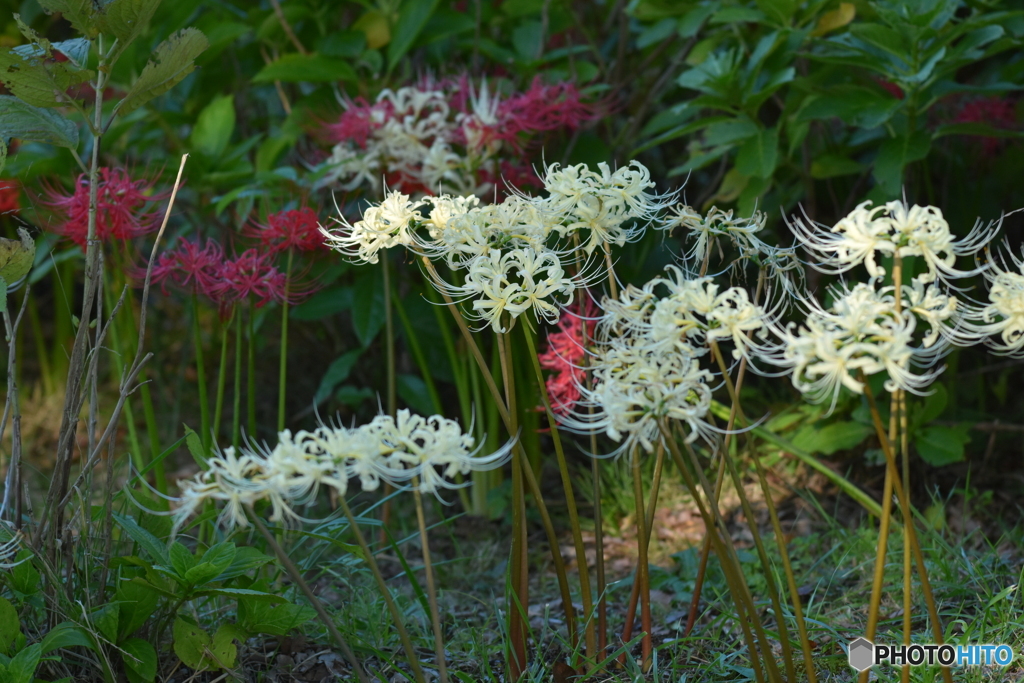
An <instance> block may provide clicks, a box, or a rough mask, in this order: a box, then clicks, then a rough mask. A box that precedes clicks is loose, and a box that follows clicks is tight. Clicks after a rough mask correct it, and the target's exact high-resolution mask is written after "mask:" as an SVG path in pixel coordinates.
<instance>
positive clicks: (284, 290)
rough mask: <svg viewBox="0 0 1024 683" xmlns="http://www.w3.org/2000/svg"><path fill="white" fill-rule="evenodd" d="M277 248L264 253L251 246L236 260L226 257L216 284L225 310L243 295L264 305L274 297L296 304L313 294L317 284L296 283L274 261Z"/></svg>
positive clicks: (275, 299)
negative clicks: (297, 284) (226, 259)
mask: <svg viewBox="0 0 1024 683" xmlns="http://www.w3.org/2000/svg"><path fill="white" fill-rule="evenodd" d="M274 256H275V254H274V253H273V252H264V253H262V254H261V253H260V252H259V251H258V250H256V249H248V250H246V251H244V252H242V253H241V254H239V255H238V256H236V257H235V258H234V259H232V260H228V261H224V263H223V265H222V267H221V268H220V271H219V281H218V283H217V285H216V286H215V288H214V291H215V294H216V296H215V299H217V300H218V301H219V302H220V304H221V308H222V310H225V309H227V308H229V307H230V306H232V305H234V304H235V303H236V302H238V301H240V300H242V299H249V298H251V299H253V300H254V301H255V304H256V307H257V308H261V307H262V306H265V305H267V304H268V303H270V302H271V301H276V302H278V303H282V302H284V301H288V303H290V304H295V303H298V302H299V301H301V300H302V299H303V298H304V297H306V296H307V295H309V294H310V293H311V292H312V291H313V288H312V287H309V286H308V285H306V286H296V283H295V282H294V281H293V282H289V281H288V277H287V276H286V275H285V274H284V273H283V272H281V271H280V270H278V269H277V268H276V267H274V265H273V259H274Z"/></svg>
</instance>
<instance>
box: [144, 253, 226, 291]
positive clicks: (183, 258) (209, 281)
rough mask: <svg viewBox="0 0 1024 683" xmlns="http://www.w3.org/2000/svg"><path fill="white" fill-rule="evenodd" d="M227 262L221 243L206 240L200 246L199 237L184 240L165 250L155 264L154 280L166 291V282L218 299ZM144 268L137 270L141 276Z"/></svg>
mask: <svg viewBox="0 0 1024 683" xmlns="http://www.w3.org/2000/svg"><path fill="white" fill-rule="evenodd" d="M223 264H224V250H223V249H222V248H221V246H220V244H218V243H217V242H215V241H213V240H207V241H206V245H205V246H200V243H199V241H198V240H182V241H181V242H179V243H178V246H177V248H176V249H173V250H170V251H165V252H164V253H162V254H160V256H159V257H158V258H157V262H156V263H155V264H154V265H153V276H152V281H153V282H154V283H159V284H160V285H161V289H162V290H163V291H164V293H165V294H166V293H167V283H168V282H173V283H174V284H175V285H178V286H179V287H182V288H184V289H188V290H190V291H191V292H192V293H195V294H202V295H203V296H205V297H208V298H210V299H216V298H217V288H218V284H219V283H220V281H221V272H220V270H221V267H222V266H223ZM144 275H145V269H143V270H142V272H141V274H140V273H135V276H136V278H137V279H140V280H141V279H142V276H144Z"/></svg>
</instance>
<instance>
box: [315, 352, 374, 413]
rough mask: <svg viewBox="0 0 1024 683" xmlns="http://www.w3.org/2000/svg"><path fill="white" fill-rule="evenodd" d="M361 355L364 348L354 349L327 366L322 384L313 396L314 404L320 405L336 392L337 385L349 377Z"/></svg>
mask: <svg viewBox="0 0 1024 683" xmlns="http://www.w3.org/2000/svg"><path fill="white" fill-rule="evenodd" d="M361 355H363V349H354V350H352V351H349V352H348V353H345V354H342V355H341V356H339V357H338V358H335V359H334V362H332V363H331V364H330V365H329V366H328V367H327V372H325V373H324V376H323V378H322V379H321V380H320V386H319V387H318V388H317V390H316V395H315V396H314V397H313V404H314V405H320V404H321V403H323V402H324V401H326V400H327V399H328V398H330V396H331V394H332V393H334V389H335V387H337V386H338V385H339V384H341V383H342V382H344V381H345V380H346V379H348V375H349V373H350V372H351V371H352V367H353V366H354V365H355V364H356V361H357V360H359V357H360V356H361Z"/></svg>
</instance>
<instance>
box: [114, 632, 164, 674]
mask: <svg viewBox="0 0 1024 683" xmlns="http://www.w3.org/2000/svg"><path fill="white" fill-rule="evenodd" d="M118 647H119V648H120V649H121V660H122V661H123V662H124V668H125V673H126V674H128V680H129V682H130V683H153V681H154V680H156V664H157V661H156V648H154V647H153V645H152V643H150V642H149V641H146V640H143V639H142V638H129V639H128V640H126V641H124V642H123V643H119V644H118Z"/></svg>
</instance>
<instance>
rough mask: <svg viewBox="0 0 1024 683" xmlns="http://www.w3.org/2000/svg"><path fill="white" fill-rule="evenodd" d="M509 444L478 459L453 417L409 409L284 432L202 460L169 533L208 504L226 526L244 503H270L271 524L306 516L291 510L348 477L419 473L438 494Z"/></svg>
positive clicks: (241, 516) (500, 458)
mask: <svg viewBox="0 0 1024 683" xmlns="http://www.w3.org/2000/svg"><path fill="white" fill-rule="evenodd" d="M512 444H513V441H509V442H508V443H506V444H505V445H504V446H503V447H502V448H500V449H498V451H496V452H495V453H492V454H490V455H486V456H481V455H479V451H480V448H479V447H477V448H474V440H473V437H472V436H471V435H469V434H466V433H463V431H462V429H461V428H460V427H459V425H458V423H457V422H455V421H454V420H448V419H445V418H443V417H441V416H439V415H434V416H432V417H429V418H423V417H421V416H419V415H415V414H413V413H410V412H409V411H408V410H401V411H399V412H398V415H397V417H396V418H392V417H390V416H387V415H379V416H377V417H376V418H375V419H374V420H373V421H372V422H370V423H369V424H365V425H362V426H359V427H351V428H346V427H342V426H340V425H327V424H324V425H321V426H320V427H318V428H317V429H315V430H313V431H312V432H307V431H300V432H298V433H296V434H295V435H292V433H291V432H290V431H287V430H286V431H283V432H281V433H280V434H279V435H278V443H277V444H276V445H275V446H274V448H272V449H269V448H266V447H263V448H260V447H258V446H255V445H253V446H251V447H245V448H242V449H240V450H238V451H236V450H235V449H234V448H226V449H224V450H223V451H222V452H220V453H218V454H217V455H215V456H214V457H212V458H210V459H209V460H207V467H208V469H207V470H205V471H202V472H199V473H198V474H196V475H195V477H193V478H192V479H189V480H186V481H182V482H179V484H178V485H179V488H180V491H181V495H180V497H179V498H178V499H177V502H178V508H177V510H176V511H175V512H174V519H175V523H174V531H175V532H176V531H177V530H178V529H180V528H181V527H182V525H183V524H184V523H185V521H186V520H188V518H189V517H191V516H192V515H193V514H195V513H196V512H198V511H199V510H200V509H201V508H202V507H203V506H204V505H205V504H206V503H207V502H213V503H215V504H222V505H223V506H224V508H223V510H222V511H221V513H220V515H219V516H218V518H217V522H218V524H219V525H221V526H223V527H225V528H228V529H231V528H236V527H241V528H244V527H247V526H248V525H249V520H248V518H247V510H248V508H250V507H251V506H253V505H255V504H256V503H259V502H261V501H267V502H269V503H270V505H271V514H270V517H269V519H270V521H272V522H275V523H283V524H289V523H293V522H296V521H305V520H303V518H302V517H300V516H299V515H298V514H297V513H296V512H295V511H294V509H293V508H294V507H296V506H300V505H309V504H310V503H312V502H313V501H314V500H315V499H316V495H317V493H318V491H319V490H320V489H321V488H324V487H326V488H330V489H333V490H334V491H335V492H336V493H337V494H338V495H345V493H346V492H347V491H348V487H349V483H350V480H352V481H358V482H359V486H360V488H361V489H362V490H364V491H373V490H376V489H377V488H378V487H379V486H380V482H381V481H385V482H388V483H389V484H391V485H392V486H394V487H396V488H408V486H409V484H408V482H409V481H410V480H413V479H414V478H417V477H418V478H419V483H418V484H417V485H418V486H419V489H420V490H421V491H422V492H424V493H437V492H438V491H439V490H440V489H442V488H456V487H458V486H459V485H458V484H455V483H453V482H451V481H449V480H450V479H452V478H454V477H455V476H456V475H459V474H461V475H465V474H469V473H470V472H472V471H474V470H488V469H494V468H496V467H500V466H501V465H503V464H504V463H505V462H507V461H508V457H509V454H510V453H511V448H512Z"/></svg>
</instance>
